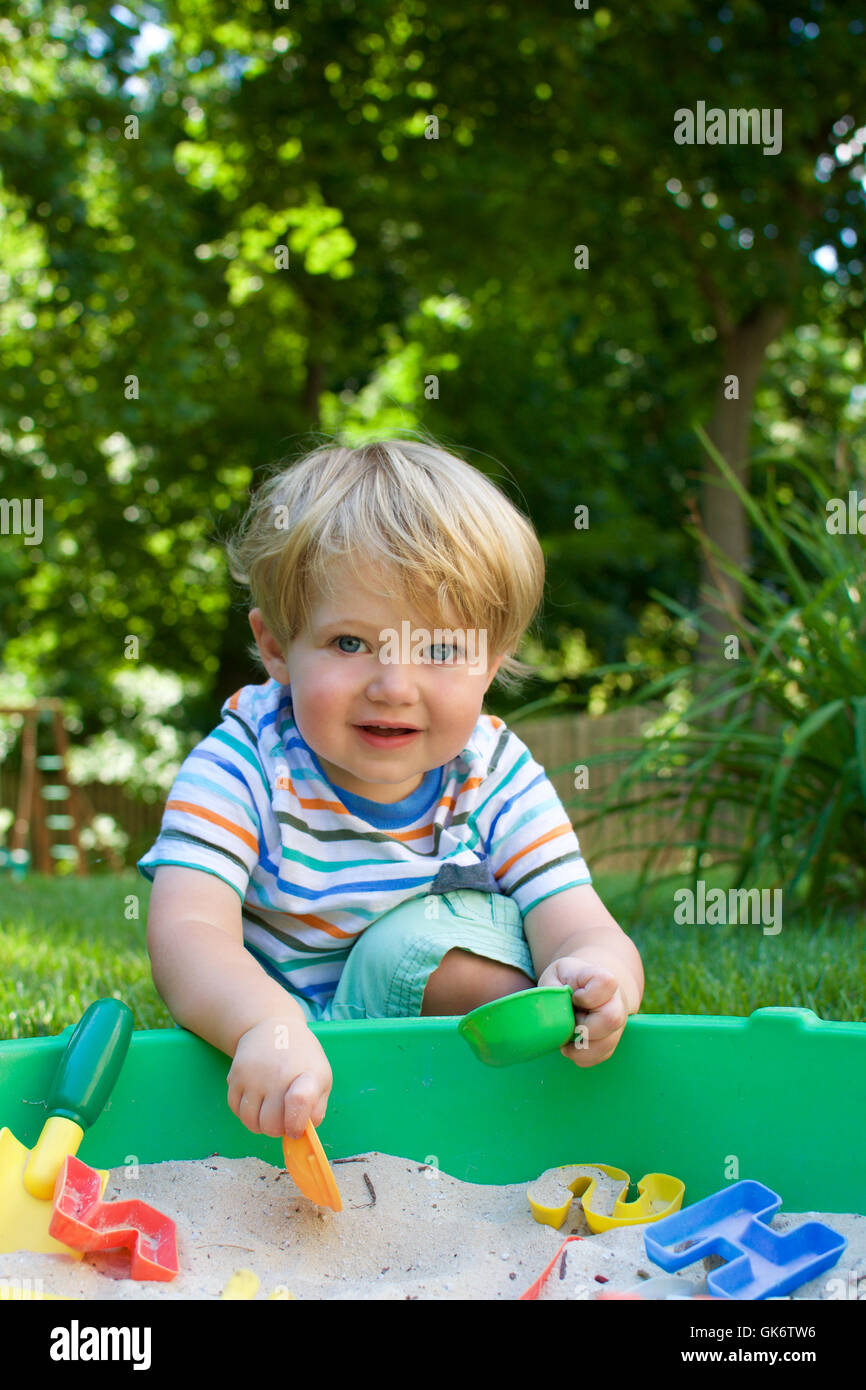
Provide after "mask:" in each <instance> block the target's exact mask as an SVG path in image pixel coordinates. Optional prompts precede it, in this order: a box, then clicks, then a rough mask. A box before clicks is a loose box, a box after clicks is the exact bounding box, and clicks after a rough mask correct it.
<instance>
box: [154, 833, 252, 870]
mask: <svg viewBox="0 0 866 1390" xmlns="http://www.w3.org/2000/svg"><path fill="white" fill-rule="evenodd" d="M159 839H160V840H180V841H181V842H182V843H183V844H188V845H200V846H202V848H204V849H210V850H213V852H214V854H221V855H223V857H224V858H225V859H228V860H230V861H231V863H232V864H237V866H238V868H239V869H242V870H243V872H244V873H245V874H246V875H247V877H249V873H250V871H249V869H248V868H247V866H246V864H245V863H244V861H243V860H242V859H239V858H238V856H237V855H236V854H232V853H231V851H230V850H227V849H222V848H221V847H220V846H219V845H212V844H211V843H210V841H209V840H202V839H201V837H200V836H198V835H190V834H189V832H188V831H186V830H161V831H160V833H159ZM186 867H187V868H190V869H197V868H198V867H199V866H198V864H188V865H187V866H186ZM217 878H219V874H217Z"/></svg>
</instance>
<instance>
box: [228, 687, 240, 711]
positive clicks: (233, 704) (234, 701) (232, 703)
mask: <svg viewBox="0 0 866 1390" xmlns="http://www.w3.org/2000/svg"><path fill="white" fill-rule="evenodd" d="M241 693H242V691H241V690H236V691H235V693H234V695H233V696H232V698H231V699H230V700H229V709H237V707H238V700H239V699H240V698H241Z"/></svg>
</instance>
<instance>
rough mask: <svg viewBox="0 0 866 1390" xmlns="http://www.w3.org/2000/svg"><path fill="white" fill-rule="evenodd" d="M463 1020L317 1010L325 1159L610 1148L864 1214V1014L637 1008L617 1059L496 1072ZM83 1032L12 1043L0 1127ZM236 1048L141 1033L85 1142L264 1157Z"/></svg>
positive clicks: (597, 1153) (791, 1208) (593, 1156)
mask: <svg viewBox="0 0 866 1390" xmlns="http://www.w3.org/2000/svg"><path fill="white" fill-rule="evenodd" d="M457 1022H458V1020H457V1019H453V1018H435V1019H430V1018H424V1019H384V1020H365V1021H358V1022H351V1023H322V1024H313V1025H312V1027H313V1031H314V1033H315V1034H316V1035H317V1037H318V1038H319V1040H320V1041H321V1043H322V1045H323V1047H324V1048H325V1051H326V1052H327V1054H328V1058H329V1060H330V1062H331V1066H332V1068H333V1072H334V1089H333V1091H332V1093H331V1100H330V1104H329V1107H328V1113H327V1116H326V1117H325V1120H324V1122H323V1124H322V1125H321V1127H320V1129H319V1136H320V1138H321V1140H322V1143H323V1144H324V1147H325V1151H326V1153H327V1155H328V1157H329V1158H342V1157H346V1156H348V1155H351V1154H356V1153H365V1152H368V1151H370V1150H378V1151H380V1152H382V1153H388V1154H395V1155H400V1156H402V1157H407V1158H413V1159H417V1161H418V1162H419V1163H423V1162H427V1163H435V1164H438V1166H439V1167H440V1168H442V1169H443V1170H444V1171H445V1172H447V1173H450V1174H452V1175H453V1176H454V1177H457V1178H461V1179H463V1180H464V1181H467V1182H474V1183H514V1182H524V1181H528V1180H530V1179H532V1178H534V1177H537V1176H538V1175H539V1174H540V1173H541V1172H542V1171H543V1170H544V1169H546V1168H550V1167H554V1166H556V1165H559V1164H566V1163H609V1164H613V1165H614V1166H616V1167H618V1168H624V1169H625V1170H626V1171H627V1172H628V1173H629V1174H630V1175H631V1178H632V1190H631V1193H630V1196H631V1197H634V1196H636V1195H637V1194H636V1190H635V1188H634V1183H635V1182H636V1180H637V1179H638V1178H641V1177H642V1176H643V1174H644V1173H647V1172H662V1173H670V1174H672V1175H673V1176H675V1177H678V1178H681V1179H682V1181H683V1182H684V1183H685V1185H686V1193H685V1203H686V1204H687V1205H690V1204H691V1203H692V1202H696V1201H699V1200H700V1199H701V1198H702V1197H705V1196H708V1195H709V1194H710V1193H711V1192H716V1191H718V1190H719V1189H720V1188H722V1187H724V1186H725V1185H726V1183H728V1182H732V1181H736V1180H738V1179H741V1178H753V1179H756V1180H757V1181H758V1182H762V1183H765V1184H766V1185H767V1186H768V1187H771V1188H772V1189H773V1190H774V1191H775V1192H777V1193H778V1194H779V1195H780V1196H781V1198H782V1210H783V1211H786V1212H802V1211H821V1212H853V1213H859V1214H860V1215H864V1216H866V1180H864V1179H866V1159H864V1153H866V1023H833V1022H824V1021H822V1020H821V1019H818V1018H817V1017H816V1016H815V1014H813V1013H812V1012H811V1011H810V1010H808V1009H793V1008H792V1009H789V1008H767V1009H758V1010H756V1012H755V1013H753V1014H752V1015H751V1017H750V1018H713V1017H704V1016H668V1015H658V1016H656V1015H638V1016H636V1017H634V1018H632V1019H630V1020H629V1022H628V1024H627V1027H626V1031H625V1033H624V1035H623V1037H622V1039H621V1041H620V1043H619V1046H618V1047H617V1050H616V1052H615V1053H614V1055H613V1057H611V1058H610V1059H609V1060H608V1061H607V1062H602V1063H600V1064H599V1065H597V1066H594V1067H588V1068H580V1067H577V1066H575V1065H574V1064H573V1063H572V1062H568V1061H566V1060H565V1059H564V1058H563V1057H562V1056H561V1055H560V1054H559V1052H555V1053H552V1054H549V1055H548V1056H546V1057H543V1058H541V1059H539V1060H536V1061H533V1062H527V1063H523V1064H521V1065H518V1066H513V1067H503V1068H493V1067H486V1066H484V1065H483V1064H482V1063H481V1062H479V1061H477V1060H476V1059H475V1057H474V1056H473V1054H472V1053H471V1052H470V1050H469V1047H468V1046H467V1044H466V1043H465V1042H464V1041H463V1040H462V1039H461V1038H460V1037H459V1035H458V1033H457ZM70 1032H71V1028H69V1029H66V1030H64V1032H63V1033H61V1034H59V1035H58V1036H57V1037H54V1038H31V1039H21V1040H16V1041H11V1042H3V1043H0V1124H3V1125H8V1126H9V1128H10V1129H11V1130H12V1131H13V1133H14V1134H15V1135H16V1137H17V1138H18V1139H20V1140H21V1141H22V1142H23V1143H25V1144H26V1145H27V1146H28V1147H32V1146H33V1144H34V1143H35V1141H36V1139H37V1137H38V1135H39V1132H40V1129H41V1127H42V1123H43V1120H44V1116H45V1112H44V1098H45V1096H46V1095H47V1093H48V1090H49V1088H50V1085H51V1081H52V1078H53V1075H54V1071H55V1068H56V1066H57V1063H58V1061H59V1059H60V1056H61V1053H62V1050H63V1048H64V1047H65V1045H66V1041H67V1039H68V1037H69V1034H70ZM229 1065H230V1062H229V1059H228V1058H227V1057H226V1056H224V1055H223V1054H222V1053H221V1052H218V1051H216V1050H215V1049H214V1048H212V1047H210V1046H208V1044H206V1043H204V1042H202V1041H201V1040H200V1039H199V1038H196V1037H194V1036H193V1035H192V1034H191V1033H188V1032H185V1031H184V1030H183V1029H177V1028H172V1029H166V1030H159V1031H152V1032H136V1033H134V1034H133V1038H132V1043H131V1045H130V1049H129V1053H128V1056H127V1059H126V1062H125V1064H124V1067H123V1070H122V1072H121V1075H120V1079H119V1081H118V1082H117V1085H116V1087H115V1089H114V1092H113V1094H112V1096H111V1099H110V1101H109V1102H108V1105H107V1106H106V1108H105V1110H104V1111H103V1113H102V1115H101V1116H100V1117H99V1119H98V1120H97V1121H96V1123H95V1125H94V1127H93V1129H92V1130H90V1131H88V1132H87V1133H86V1134H85V1136H84V1139H83V1141H82V1144H81V1148H80V1150H79V1157H80V1158H82V1159H83V1160H84V1161H85V1162H86V1163H90V1164H92V1165H94V1166H99V1167H103V1168H114V1167H122V1166H123V1165H124V1164H125V1163H131V1162H137V1163H158V1162H162V1161H164V1160H167V1159H198V1158H205V1157H207V1155H209V1154H213V1153H219V1154H222V1155H223V1156H224V1157H226V1158H243V1157H247V1156H255V1157H258V1158H262V1159H264V1160H265V1161H266V1162H268V1163H271V1164H273V1165H274V1166H275V1167H282V1166H283V1165H282V1152H281V1147H280V1142H279V1140H277V1139H269V1138H263V1137H261V1136H256V1135H253V1134H250V1133H249V1131H248V1130H246V1129H245V1128H244V1126H243V1125H242V1124H241V1123H240V1121H239V1120H238V1119H236V1118H235V1116H234V1115H233V1114H232V1113H231V1111H230V1110H229V1108H228V1105H227V1103H226V1075H227V1073H228V1070H229Z"/></svg>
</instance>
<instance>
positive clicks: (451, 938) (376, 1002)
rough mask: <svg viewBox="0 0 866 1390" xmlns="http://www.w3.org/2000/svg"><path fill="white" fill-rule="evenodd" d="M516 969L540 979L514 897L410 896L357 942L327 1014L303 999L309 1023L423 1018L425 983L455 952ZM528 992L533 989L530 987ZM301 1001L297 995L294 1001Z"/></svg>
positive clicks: (472, 892) (467, 893) (468, 891)
mask: <svg viewBox="0 0 866 1390" xmlns="http://www.w3.org/2000/svg"><path fill="white" fill-rule="evenodd" d="M455 946H459V947H460V948H461V949H462V950H464V951H471V952H472V954H473V955H476V956H486V957H488V959H490V960H498V961H501V962H502V963H503V964H504V965H514V966H516V967H517V969H518V970H522V971H524V973H525V974H526V975H528V976H529V978H530V980H531V981H533V982H534V981H535V970H534V968H533V964H532V956H531V955H530V951H529V944H528V942H527V940H526V937H525V936H524V935H523V919H522V917H521V915H520V909H519V908H518V906H517V903H516V902H515V901H514V899H513V898H509V897H506V896H505V895H504V894H502V893H484V892H481V891H480V890H479V889H475V888H459V889H454V890H453V891H451V892H449V893H431V894H429V895H426V896H425V897H422V898H410V899H409V900H408V901H407V902H404V903H401V904H400V906H399V907H395V908H393V909H392V910H391V911H390V912H386V913H385V914H384V916H382V917H378V918H377V919H376V921H375V922H373V923H372V925H371V926H369V927H367V928H366V930H365V931H364V932H362V934H361V935H360V936H359V937H358V940H357V941H356V942H355V944H354V946H353V947H352V949H351V951H350V952H349V956H348V959H347V960H346V963H345V965H344V966H343V972H342V974H341V976H340V981H339V984H338V985H337V989H336V991H335V993H334V995H333V997H332V998H331V999H329V1000H328V1001H327V1003H326V1004H325V1005H324V1008H323V1009H321V1011H319V1012H314V1008H315V1006H314V1005H312V1004H309V1003H307V1001H302V1000H298V1003H299V1004H300V1005H301V1008H302V1009H304V1012H305V1013H307V1014H308V1015H309V1017H310V1019H311V1020H314V1021H317V1022H318V1021H320V1020H321V1021H327V1020H331V1019H352V1018H417V1017H418V1016H419V1015H420V1013H421V1001H422V999H423V996H424V990H425V988H426V987H427V981H428V980H429V978H430V976H431V975H432V973H433V971H434V970H435V969H436V968H437V966H438V965H439V964H440V963H441V961H442V957H443V956H444V955H445V954H446V952H447V951H450V950H451V949H452V948H453V947H455ZM527 988H529V986H528V985H527ZM296 997H297V996H293V998H296Z"/></svg>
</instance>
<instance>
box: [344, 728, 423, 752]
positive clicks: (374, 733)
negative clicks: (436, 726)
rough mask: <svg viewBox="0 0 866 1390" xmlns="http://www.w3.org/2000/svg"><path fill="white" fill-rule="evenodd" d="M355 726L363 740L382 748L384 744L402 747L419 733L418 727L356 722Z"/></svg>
mask: <svg viewBox="0 0 866 1390" xmlns="http://www.w3.org/2000/svg"><path fill="white" fill-rule="evenodd" d="M356 728H357V730H358V733H359V734H360V735H361V737H362V738H363V739H364V740H365V742H367V743H371V744H373V746H374V747H376V748H383V747H384V746H385V745H386V744H387V745H388V746H389V747H402V745H403V744H406V743H409V741H410V740H411V739H413V738H414V737H415V736H416V735H417V734H418V733H420V729H409V728H405V729H386V728H384V727H383V726H382V725H381V724H358V725H356Z"/></svg>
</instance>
